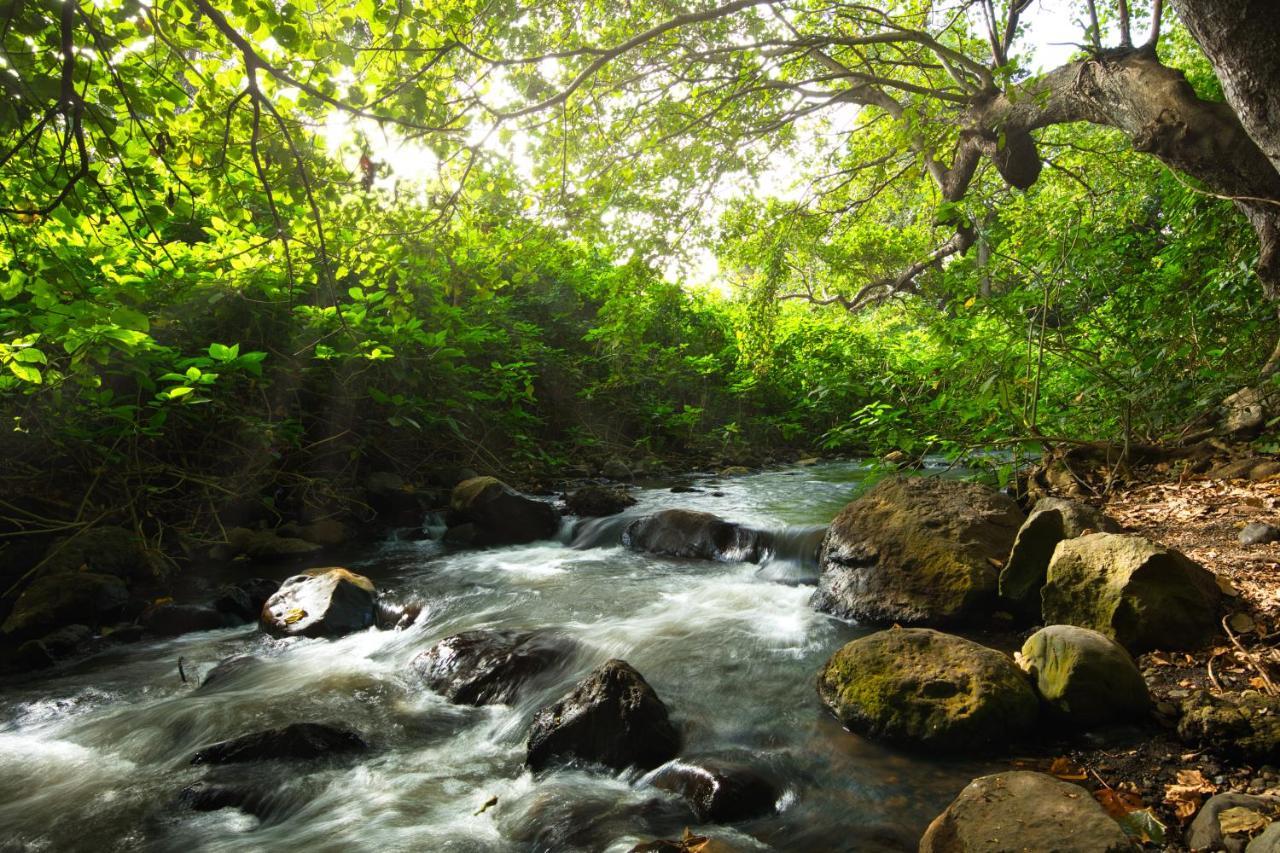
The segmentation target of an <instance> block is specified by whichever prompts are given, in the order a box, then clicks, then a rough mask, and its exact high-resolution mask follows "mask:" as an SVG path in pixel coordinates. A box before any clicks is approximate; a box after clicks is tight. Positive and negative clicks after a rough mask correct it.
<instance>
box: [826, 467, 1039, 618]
mask: <svg viewBox="0 0 1280 853" xmlns="http://www.w3.org/2000/svg"><path fill="white" fill-rule="evenodd" d="M1022 520H1023V516H1022V511H1021V510H1019V509H1018V505H1017V504H1015V503H1014V502H1013V501H1012V500H1010V499H1009V498H1007V497H1005V496H1004V495H1002V494H1000V493H999V492H996V491H995V490H993V489H990V488H988V487H986V486H983V485H980V484H978V483H967V482H963V481H960V480H947V479H942V478H939V477H894V478H891V479H888V480H884V481H882V482H880V483H879V484H878V485H876V487H875V488H873V489H871V491H869V492H867V493H866V494H865V495H863V496H862V497H860V498H858V499H857V500H856V501H854V502H853V503H851V504H849V505H848V506H846V507H845V508H844V509H843V510H841V512H840V514H839V515H837V516H836V518H835V521H833V522H832V523H831V527H830V528H829V529H828V530H827V536H826V539H824V540H823V542H822V550H821V553H820V559H821V563H822V576H821V578H820V580H819V582H818V589H817V592H815V593H814V598H813V603H814V605H815V606H816V607H817V608H818V609H819V610H824V611H826V612H828V613H833V614H835V615H837V616H841V617H845V618H850V619H856V620H858V621H860V622H863V623H869V624H874V625H889V624H894V623H901V624H910V625H946V624H952V623H955V622H960V621H963V620H966V619H972V618H973V617H975V616H979V615H983V614H986V613H988V612H989V611H990V609H991V607H992V605H993V604H994V603H995V597H996V566H997V565H999V564H1001V562H1002V561H1003V560H1004V559H1005V557H1007V556H1008V554H1009V549H1010V547H1012V545H1013V539H1014V536H1015V535H1016V534H1017V532H1018V528H1019V527H1020V526H1021V525H1022Z"/></svg>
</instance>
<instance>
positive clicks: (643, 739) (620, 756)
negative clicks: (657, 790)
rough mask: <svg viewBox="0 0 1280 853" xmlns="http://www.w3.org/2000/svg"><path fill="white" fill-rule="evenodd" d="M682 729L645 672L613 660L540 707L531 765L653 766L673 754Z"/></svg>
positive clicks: (531, 734)
mask: <svg viewBox="0 0 1280 853" xmlns="http://www.w3.org/2000/svg"><path fill="white" fill-rule="evenodd" d="M679 749H680V733H679V732H678V731H676V728H675V726H673V725H672V724H671V720H670V718H669V716H668V714H667V706H666V705H664V704H663V703H662V700H661V699H659V698H658V694H657V693H655V692H654V690H653V688H652V687H650V686H649V683H648V682H647V681H645V680H644V676H642V675H640V673H638V672H636V670H635V669H634V668H633V667H632V666H631V665H630V664H629V663H627V662H626V661H623V660H618V659H616V658H615V659H613V660H610V661H608V662H607V663H605V665H604V666H602V667H600V668H599V669H597V670H595V671H594V672H592V673H591V674H590V675H588V676H587V677H586V678H584V679H583V680H582V681H580V682H579V683H578V685H577V687H575V688H574V689H573V690H572V691H570V692H569V694H568V695H566V696H565V697H564V698H562V699H560V701H558V702H556V703H555V704H553V705H549V706H548V707H546V708H543V709H542V710H540V711H538V713H537V714H536V715H535V716H534V718H533V727H532V729H531V731H530V732H529V743H528V747H527V763H528V765H529V767H530V768H532V769H533V770H542V769H545V768H547V767H551V766H554V765H557V764H568V763H571V762H574V761H582V762H586V763H588V764H603V765H605V766H606V767H612V768H614V769H617V770H622V769H625V768H627V767H639V768H641V769H643V770H652V769H653V768H654V767H657V766H658V765H660V764H665V763H666V762H668V761H670V760H671V759H672V758H674V757H675V754H676V752H678V751H679Z"/></svg>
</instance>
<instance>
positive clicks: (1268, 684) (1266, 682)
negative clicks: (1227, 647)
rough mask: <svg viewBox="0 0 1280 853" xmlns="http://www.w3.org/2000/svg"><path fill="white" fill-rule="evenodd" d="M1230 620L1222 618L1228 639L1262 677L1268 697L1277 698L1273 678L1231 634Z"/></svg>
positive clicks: (1223, 628) (1255, 657)
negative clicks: (1228, 622)
mask: <svg viewBox="0 0 1280 853" xmlns="http://www.w3.org/2000/svg"><path fill="white" fill-rule="evenodd" d="M1228 618H1230V617H1228V616H1223V617H1222V630H1224V631H1226V632H1227V639H1229V640H1230V641H1231V644H1232V645H1233V646H1235V647H1236V649H1237V650H1238V651H1239V652H1240V654H1242V655H1244V659H1245V661H1247V662H1248V664H1249V665H1250V666H1252V667H1253V668H1254V669H1255V670H1257V673H1258V675H1260V676H1262V683H1263V684H1264V685H1266V688H1267V695H1268V696H1275V695H1276V686H1275V685H1274V684H1273V683H1272V682H1271V676H1269V675H1267V671H1266V670H1265V669H1263V668H1262V664H1261V663H1260V662H1259V661H1258V657H1257V655H1255V654H1253V652H1250V651H1249V650H1248V649H1246V648H1245V647H1244V646H1242V645H1241V644H1240V641H1239V640H1238V639H1236V635H1235V634H1233V633H1231V626H1229V625H1228V624H1227V619H1228Z"/></svg>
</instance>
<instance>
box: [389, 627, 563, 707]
mask: <svg viewBox="0 0 1280 853" xmlns="http://www.w3.org/2000/svg"><path fill="white" fill-rule="evenodd" d="M576 649H577V644H576V643H574V641H573V640H571V639H569V638H568V637H565V636H563V635H560V634H555V633H552V632H549V631H464V632H462V633H461V634H455V635H453V636H452V637H446V638H445V639H443V640H441V641H440V642H438V643H436V644H435V645H434V646H432V647H431V648H430V649H428V650H427V651H425V652H423V653H422V654H420V655H418V656H417V657H416V658H414V660H413V668H414V670H415V671H416V672H417V673H418V675H419V676H421V677H422V679H423V681H425V682H426V684H427V686H428V687H430V688H431V689H432V690H435V691H436V692H438V693H442V694H443V695H444V696H445V697H446V698H448V699H449V701H450V702H456V703H458V704H460V705H493V704H499V703H506V702H511V701H512V700H513V699H515V698H516V697H518V696H519V695H520V694H521V692H522V691H523V690H524V689H525V688H526V686H527V685H529V683H530V682H533V681H536V680H538V679H539V678H540V677H542V676H546V675H549V674H551V673H554V672H558V671H559V670H560V669H561V668H562V667H563V666H564V665H565V664H566V663H567V662H568V660H569V659H570V658H571V657H572V655H573V653H574V651H575V650H576Z"/></svg>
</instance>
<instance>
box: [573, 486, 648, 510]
mask: <svg viewBox="0 0 1280 853" xmlns="http://www.w3.org/2000/svg"><path fill="white" fill-rule="evenodd" d="M564 503H565V508H566V509H567V510H568V511H569V513H570V514H572V515H577V516H580V517H582V518H600V517H602V516H606V515H617V514H618V513H620V512H622V511H623V510H624V509H626V508H627V507H630V506H635V503H636V499H635V498H633V497H631V495H629V494H627V493H626V492H625V491H623V490H622V489H619V488H610V487H608V486H583V487H582V488H580V489H575V490H574V491H572V492H569V493H568V494H567V495H565V499H564Z"/></svg>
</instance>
